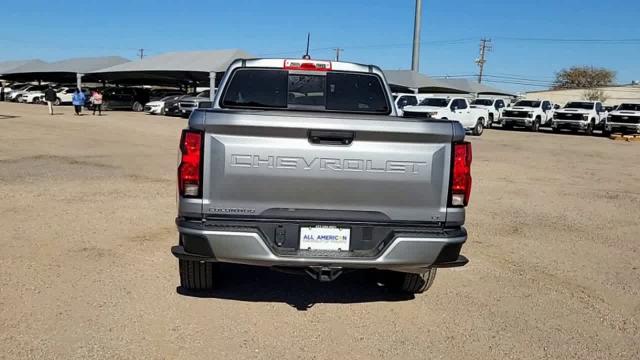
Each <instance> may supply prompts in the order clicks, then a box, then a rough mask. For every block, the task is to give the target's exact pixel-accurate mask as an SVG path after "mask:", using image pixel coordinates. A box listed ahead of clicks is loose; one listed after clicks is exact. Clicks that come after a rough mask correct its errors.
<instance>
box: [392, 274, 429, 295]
mask: <svg viewBox="0 0 640 360" xmlns="http://www.w3.org/2000/svg"><path fill="white" fill-rule="evenodd" d="M436 272H437V269H436V268H431V269H429V270H427V271H426V272H425V273H422V274H413V273H403V272H394V271H391V272H390V274H389V275H390V281H389V283H388V285H389V286H390V287H391V288H392V289H393V290H395V291H398V292H402V293H408V294H422V293H423V292H425V291H427V290H429V288H430V287H431V285H433V281H434V280H435V279H436Z"/></svg>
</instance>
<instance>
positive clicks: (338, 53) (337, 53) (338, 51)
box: [333, 48, 344, 61]
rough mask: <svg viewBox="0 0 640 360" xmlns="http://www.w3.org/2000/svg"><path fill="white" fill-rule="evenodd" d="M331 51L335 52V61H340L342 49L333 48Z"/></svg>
mask: <svg viewBox="0 0 640 360" xmlns="http://www.w3.org/2000/svg"><path fill="white" fill-rule="evenodd" d="M333 50H335V51H336V61H340V52H341V51H344V49H341V48H334V49H333Z"/></svg>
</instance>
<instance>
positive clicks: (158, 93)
mask: <svg viewBox="0 0 640 360" xmlns="http://www.w3.org/2000/svg"><path fill="white" fill-rule="evenodd" d="M178 95H185V93H184V91H180V90H175V89H153V90H151V91H149V101H150V102H151V101H158V100H160V99H162V98H166V97H168V96H178Z"/></svg>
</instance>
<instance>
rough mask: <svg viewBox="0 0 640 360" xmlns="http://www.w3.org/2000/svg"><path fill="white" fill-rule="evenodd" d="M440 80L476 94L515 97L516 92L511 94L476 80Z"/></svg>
mask: <svg viewBox="0 0 640 360" xmlns="http://www.w3.org/2000/svg"><path fill="white" fill-rule="evenodd" d="M439 80H440V82H443V83H445V84H448V85H449V86H452V87H456V88H459V89H463V90H465V91H466V92H468V93H471V94H477V95H503V96H509V97H515V96H517V95H516V94H513V93H511V92H508V91H504V90H500V89H496V88H494V87H492V86H488V85H485V84H480V83H478V82H476V81H473V80H469V79H439Z"/></svg>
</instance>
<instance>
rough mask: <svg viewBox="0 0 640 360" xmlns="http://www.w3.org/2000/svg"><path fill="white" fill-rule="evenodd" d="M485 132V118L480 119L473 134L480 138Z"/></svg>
mask: <svg viewBox="0 0 640 360" xmlns="http://www.w3.org/2000/svg"><path fill="white" fill-rule="evenodd" d="M483 131H484V118H480V119H478V122H477V123H476V126H475V127H474V128H473V130H472V132H473V135H475V136H480V135H482V132H483Z"/></svg>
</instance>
